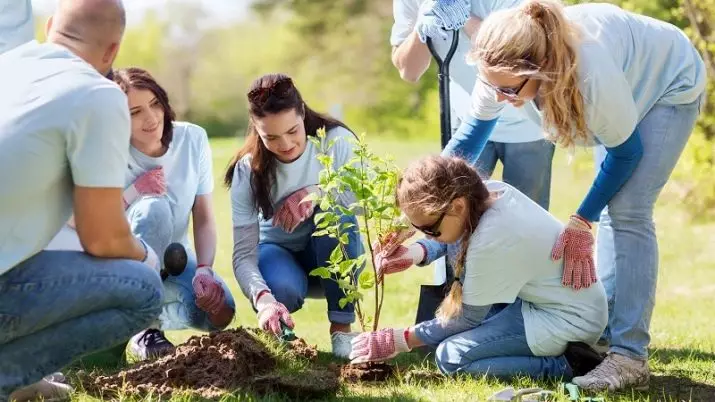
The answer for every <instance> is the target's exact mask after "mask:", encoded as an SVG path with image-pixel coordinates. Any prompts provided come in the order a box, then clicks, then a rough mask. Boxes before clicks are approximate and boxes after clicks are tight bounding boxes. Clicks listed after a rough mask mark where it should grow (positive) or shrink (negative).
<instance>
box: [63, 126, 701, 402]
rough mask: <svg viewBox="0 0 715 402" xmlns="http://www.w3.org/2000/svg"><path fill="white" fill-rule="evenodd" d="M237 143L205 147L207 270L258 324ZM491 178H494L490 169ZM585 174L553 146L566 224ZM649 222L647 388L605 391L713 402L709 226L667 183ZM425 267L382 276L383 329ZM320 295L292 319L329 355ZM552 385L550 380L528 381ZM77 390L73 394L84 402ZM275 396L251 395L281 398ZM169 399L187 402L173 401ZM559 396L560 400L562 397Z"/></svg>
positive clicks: (413, 293)
mask: <svg viewBox="0 0 715 402" xmlns="http://www.w3.org/2000/svg"><path fill="white" fill-rule="evenodd" d="M235 146H236V141H235V140H214V141H212V149H213V156H214V171H215V177H216V190H215V192H214V206H215V214H216V220H217V222H218V230H219V244H218V253H217V256H216V264H215V268H216V269H217V270H218V272H219V273H220V274H221V275H222V276H223V277H224V278H225V279H226V280H227V282H228V283H229V286H230V287H231V290H232V292H233V294H234V296H235V298H236V302H237V317H236V320H235V321H234V323H233V324H232V326H247V327H254V326H256V318H255V315H254V313H253V311H252V309H251V307H250V305H249V302H248V301H247V300H246V299H245V298H244V297H243V295H242V293H241V292H240V290H239V288H238V284H237V283H236V280H235V279H234V276H233V272H232V268H231V253H232V235H231V233H232V232H231V208H230V201H229V195H228V192H227V191H226V190H225V189H224V188H223V187H222V186H221V184H220V183H221V178H222V177H223V172H222V170H223V169H224V167H225V166H226V163H227V161H228V160H229V158H230V157H231V155H232V154H233V152H234V151H235ZM372 146H373V149H374V150H375V151H377V152H378V153H386V154H391V155H393V156H394V157H395V158H396V159H397V161H398V163H399V164H400V165H403V166H404V165H405V164H406V163H407V162H408V161H410V160H412V159H414V158H417V157H419V156H422V155H426V154H428V153H437V152H438V144H437V142H436V139H435V141H434V142H431V143H428V142H424V141H423V142H419V141H410V142H409V143H407V142H404V141H400V140H397V139H381V140H379V141H377V140H375V141H373V143H372ZM495 177H498V173H497V174H496V176H495ZM592 178H593V169H592V162H591V157H590V154H589V153H588V152H586V151H579V152H578V153H577V155H575V159H574V161H573V162H572V163H570V164H569V163H568V162H567V157H566V155H565V152H562V151H557V154H556V157H555V159H554V166H553V185H552V190H551V211H552V213H554V214H555V215H556V216H557V217H558V218H559V219H561V220H566V219H567V217H568V216H569V214H570V213H571V211H573V210H574V209H575V208H576V207H577V206H578V204H579V202H580V200H581V198H582V197H583V195H584V194H585V192H586V190H587V188H588V186H589V184H590V182H591V180H592ZM655 218H656V224H657V231H658V237H659V242H660V272H659V282H658V283H659V285H658V293H657V305H656V309H655V313H654V317H653V321H652V325H651V334H652V344H651V359H650V367H651V370H652V373H653V377H652V380H651V387H650V391H649V392H646V393H631V392H626V393H622V394H611V395H608V396H607V400H614V401H631V400H643V401H661V400H662V401H681V400H685V401H687V400H693V401H696V400H703V401H705V400H708V401H712V400H715V323H713V317H715V315H713V311H715V297H713V295H714V294H715V243H714V242H713V235H712V233H713V232H715V224H713V223H709V224H707V223H698V222H693V221H691V220H690V219H689V218H688V216H687V214H686V213H685V211H684V209H683V207H682V206H681V205H680V203H679V200H678V196H677V194H675V193H674V192H673V190H671V189H670V187H668V186H666V189H665V191H664V194H663V196H662V197H661V199H660V201H659V203H658V206H657V208H656V217H655ZM430 276H431V270H430V269H429V268H423V269H420V268H415V269H412V270H410V271H407V272H405V273H403V274H399V275H398V276H392V277H389V278H388V281H387V283H386V289H385V292H386V295H387V296H386V300H385V305H384V308H383V312H382V318H381V321H380V326H381V327H393V326H397V327H404V326H407V325H410V324H412V323H413V321H414V317H415V308H416V305H417V298H418V293H419V284H420V281H421V279H425V278H429V277H430ZM325 309H326V305H325V301H324V300H308V301H307V302H306V304H305V306H304V308H303V309H302V310H301V311H299V312H297V313H295V314H294V315H293V317H294V319H295V322H296V323H297V325H296V328H295V330H296V334H297V335H298V336H300V337H303V338H304V339H305V340H306V341H307V342H308V343H311V344H317V346H318V348H319V350H321V351H324V352H329V351H330V339H329V335H328V322H327V317H326V311H325ZM195 333H196V332H194V331H188V330H187V331H176V332H171V333H169V334H168V336H169V337H170V338H171V340H172V341H174V342H182V341H183V340H185V339H187V338H188V337H189V336H191V335H193V334H195ZM396 362H397V364H398V365H399V366H400V367H406V366H407V365H416V366H418V367H421V366H425V367H429V368H430V369H432V370H434V366H433V365H432V363H431V361H430V359H429V358H424V357H422V356H420V355H418V354H414V353H413V354H410V355H407V356H402V357H400V358H399V359H397V361H396ZM531 385H534V383H532V382H530V381H528V380H518V381H514V382H512V383H503V382H499V381H496V380H492V379H486V378H470V377H459V378H454V379H447V380H444V381H440V382H436V383H429V384H408V383H406V382H405V381H404V379H396V380H393V381H391V382H389V383H386V384H381V385H380V386H373V385H361V386H348V387H344V388H343V389H342V390H341V392H340V394H339V395H338V399H341V400H355V401H359V400H393V399H394V400H404V401H410V400H425V401H437V400H444V401H462V400H465V401H466V400H469V401H474V400H486V399H487V397H488V396H489V395H491V394H492V393H493V392H496V391H497V390H499V389H501V388H503V387H506V386H514V387H526V386H531ZM536 385H537V386H541V387H546V388H550V389H554V387H555V384H554V383H536ZM88 398H90V397H89V396H87V395H85V394H78V395H77V396H76V400H87V399H88ZM226 399H227V400H239V399H240V400H246V399H256V398H255V397H253V396H250V395H242V396H234V397H230V396H227V398H226ZM280 399H281V397H280V396H279V395H276V396H271V397H267V398H263V399H261V398H257V399H256V400H280ZM174 400H177V401H178V400H187V398H175V399H174ZM564 400H566V399H564Z"/></svg>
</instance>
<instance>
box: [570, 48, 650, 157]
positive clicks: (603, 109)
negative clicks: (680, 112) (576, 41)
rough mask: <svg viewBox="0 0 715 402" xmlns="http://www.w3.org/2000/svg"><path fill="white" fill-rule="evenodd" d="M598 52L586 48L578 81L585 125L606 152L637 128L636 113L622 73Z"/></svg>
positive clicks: (597, 49)
mask: <svg viewBox="0 0 715 402" xmlns="http://www.w3.org/2000/svg"><path fill="white" fill-rule="evenodd" d="M600 50H601V49H600V48H599V47H596V46H589V47H587V48H585V51H584V52H581V53H582V58H581V72H580V74H581V77H582V78H581V79H582V86H581V88H582V94H583V98H584V107H585V110H586V125H587V127H588V130H589V131H590V132H591V133H592V134H593V135H594V136H595V137H596V138H597V139H598V141H599V142H600V143H601V144H603V145H604V146H606V147H608V148H613V147H617V146H619V145H621V144H622V143H624V142H625V141H626V140H627V139H628V137H630V136H631V134H632V133H633V131H634V130H635V128H636V125H637V124H638V109H637V108H636V104H635V100H634V99H633V93H632V91H631V86H630V84H629V83H628V81H627V80H626V76H625V74H624V73H623V71H622V69H620V68H618V67H617V66H616V65H615V64H614V63H613V61H612V60H611V59H610V57H608V55H605V57H603V55H602V56H599V55H600V54H601V52H600Z"/></svg>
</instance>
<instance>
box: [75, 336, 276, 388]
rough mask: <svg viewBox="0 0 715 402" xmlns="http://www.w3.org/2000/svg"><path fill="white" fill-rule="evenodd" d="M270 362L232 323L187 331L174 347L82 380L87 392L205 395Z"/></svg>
mask: <svg viewBox="0 0 715 402" xmlns="http://www.w3.org/2000/svg"><path fill="white" fill-rule="evenodd" d="M275 366H276V359H275V357H274V356H273V355H272V354H271V353H270V352H269V351H268V349H266V347H265V346H264V345H263V344H262V343H261V342H260V341H258V340H257V339H256V338H254V337H253V336H252V335H250V334H249V333H248V332H246V331H245V330H243V329H241V328H238V329H233V330H228V331H223V332H218V333H213V334H210V335H204V336H201V337H198V336H193V337H191V338H190V339H189V340H188V341H187V342H186V343H185V344H183V345H181V346H178V347H177V348H176V351H175V352H174V353H173V354H171V355H169V356H165V357H162V358H161V359H159V360H155V361H152V362H144V363H140V364H138V365H135V366H134V367H132V368H129V369H126V370H123V371H120V372H119V373H117V374H114V375H111V376H98V377H96V378H88V379H86V380H85V381H84V384H83V385H84V386H85V389H87V390H88V391H90V392H92V393H100V394H101V393H105V394H106V393H109V394H112V393H116V392H118V391H120V390H123V392H126V393H128V394H133V395H140V396H143V395H147V394H148V393H150V392H151V393H153V394H154V395H156V394H159V395H162V396H169V395H170V394H171V393H173V392H174V391H177V390H180V389H183V390H190V391H193V392H196V393H197V394H199V395H201V396H203V397H205V398H215V397H217V396H218V395H220V394H222V393H224V392H226V391H230V390H235V389H237V388H240V387H241V386H245V385H249V384H251V382H252V381H253V378H255V377H257V376H260V375H264V374H266V373H268V372H270V371H271V370H273V369H274V368H275Z"/></svg>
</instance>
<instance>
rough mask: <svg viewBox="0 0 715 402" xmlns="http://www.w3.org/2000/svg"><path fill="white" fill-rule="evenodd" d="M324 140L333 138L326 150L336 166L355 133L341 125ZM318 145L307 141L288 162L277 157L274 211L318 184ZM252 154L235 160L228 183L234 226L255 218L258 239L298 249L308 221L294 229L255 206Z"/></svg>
mask: <svg viewBox="0 0 715 402" xmlns="http://www.w3.org/2000/svg"><path fill="white" fill-rule="evenodd" d="M326 134H327V135H326V138H325V141H327V142H330V141H332V140H335V142H334V144H333V146H332V147H331V148H330V151H329V154H330V155H332V157H333V166H335V168H336V169H337V168H338V167H340V166H343V165H345V164H346V163H348V162H349V161H350V159H351V158H352V157H353V143H352V141H351V139H354V138H355V136H354V135H353V133H351V132H350V131H348V130H346V129H345V128H343V127H340V126H338V127H335V128H333V129H331V130H328V132H327V133H326ZM319 153H320V149H318V148H316V146H315V145H314V144H313V143H312V142H311V141H308V142H307V144H306V148H305V151H303V154H302V155H301V156H300V157H299V158H298V159H296V160H295V161H293V162H291V163H282V162H280V161H276V165H277V166H276V181H275V183H274V184H273V189H272V190H271V202H272V203H273V207H274V212H275V211H277V209H278V207H279V206H280V205H281V202H282V201H283V199H285V198H286V197H287V196H289V195H291V194H293V193H294V192H295V191H297V190H300V189H301V188H304V187H307V186H311V185H316V184H319V183H320V181H319V175H320V171H321V170H323V166H322V165H321V164H320V162H319V161H318V159H317V156H318V154H319ZM250 161H251V157H250V156H249V155H247V156H246V157H244V158H243V159H241V160H240V161H239V162H238V163H237V164H236V169H235V170H234V174H233V183H232V185H231V209H232V212H233V226H234V227H238V226H246V225H250V224H253V223H256V221H259V223H260V240H259V241H260V242H261V243H274V244H279V245H281V246H283V247H286V248H288V249H290V250H293V251H300V250H302V249H303V247H304V246H305V244H306V243H307V240H308V238H309V237H310V236H311V232H310V225H307V224H306V223H307V222H304V223H303V224H301V225H300V226H298V227H297V228H296V229H295V230H294V231H293V233H287V232H285V231H283V229H281V228H278V227H274V226H273V219H272V218H271V219H268V220H265V219H263V217H262V215H261V214H260V213H259V212H258V211H257V210H256V208H255V205H254V198H253V191H252V190H251V176H252V173H251V167H250Z"/></svg>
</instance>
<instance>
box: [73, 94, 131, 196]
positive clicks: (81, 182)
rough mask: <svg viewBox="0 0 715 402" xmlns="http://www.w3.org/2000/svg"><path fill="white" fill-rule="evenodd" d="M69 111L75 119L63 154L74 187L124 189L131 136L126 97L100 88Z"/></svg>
mask: <svg viewBox="0 0 715 402" xmlns="http://www.w3.org/2000/svg"><path fill="white" fill-rule="evenodd" d="M108 84H109V82H108ZM72 107H73V110H74V111H76V112H77V116H76V117H75V118H74V119H73V121H72V123H71V126H70V129H69V131H68V132H67V135H66V154H67V159H68V160H69V165H70V169H71V171H72V180H73V181H74V184H75V185H77V186H81V187H111V188H124V182H125V180H126V171H127V161H128V159H129V137H130V135H131V124H130V120H129V107H128V106H127V97H126V95H124V93H123V92H122V90H121V89H119V87H117V86H114V85H112V86H110V85H105V86H100V87H97V88H93V89H92V90H91V92H90V93H89V94H87V95H86V96H84V97H83V98H82V101H81V103H80V104H77V105H72Z"/></svg>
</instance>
